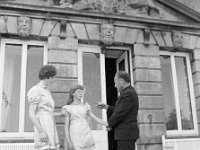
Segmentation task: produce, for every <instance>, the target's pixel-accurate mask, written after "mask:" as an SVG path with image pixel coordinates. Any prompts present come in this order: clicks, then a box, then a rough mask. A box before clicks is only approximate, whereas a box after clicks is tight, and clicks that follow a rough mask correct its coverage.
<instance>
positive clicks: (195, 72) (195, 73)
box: [192, 48, 200, 134]
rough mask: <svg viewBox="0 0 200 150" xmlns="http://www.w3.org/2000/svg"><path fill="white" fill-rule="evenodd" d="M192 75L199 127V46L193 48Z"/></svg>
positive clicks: (199, 124) (199, 125)
mask: <svg viewBox="0 0 200 150" xmlns="http://www.w3.org/2000/svg"><path fill="white" fill-rule="evenodd" d="M192 76H193V84H194V93H195V100H196V110H197V121H198V127H199V129H200V48H195V49H194V52H193V63H192ZM199 134H200V131H199Z"/></svg>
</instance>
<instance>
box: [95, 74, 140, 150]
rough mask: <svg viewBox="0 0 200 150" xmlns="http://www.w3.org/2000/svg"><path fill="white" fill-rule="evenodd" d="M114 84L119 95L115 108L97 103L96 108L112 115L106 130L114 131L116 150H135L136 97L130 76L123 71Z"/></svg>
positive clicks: (136, 136) (136, 134) (136, 137)
mask: <svg viewBox="0 0 200 150" xmlns="http://www.w3.org/2000/svg"><path fill="white" fill-rule="evenodd" d="M114 82H115V87H116V88H117V90H118V92H119V93H120V95H119V98H118V100H117V101H116V104H115V106H109V105H106V104H103V103H99V104H98V107H99V108H101V109H107V113H108V114H110V113H111V114H112V115H111V116H110V118H109V119H108V127H107V128H108V129H114V140H116V142H117V150H135V142H136V140H137V139H138V138H139V128H138V124H137V115H138V107H139V102H138V95H137V93H136V91H135V90H134V88H133V87H132V86H131V85H130V76H129V74H128V73H126V72H125V71H120V72H117V73H116V75H115V78H114Z"/></svg>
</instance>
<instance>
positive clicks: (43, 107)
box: [27, 65, 59, 150]
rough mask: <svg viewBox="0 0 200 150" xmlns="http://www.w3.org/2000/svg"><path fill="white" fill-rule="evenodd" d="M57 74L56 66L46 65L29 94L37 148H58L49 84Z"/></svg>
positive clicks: (40, 149) (53, 149)
mask: <svg viewBox="0 0 200 150" xmlns="http://www.w3.org/2000/svg"><path fill="white" fill-rule="evenodd" d="M55 75H56V68H55V67H54V66H51V65H45V66H43V67H42V68H41V70H40V73H39V79H40V82H39V83H38V84H37V85H35V86H33V87H32V88H31V89H30V90H29V92H28V94H27V96H28V101H29V104H30V107H29V117H30V119H31V121H32V123H33V125H34V144H35V149H37V150H58V149H59V139H58V134H57V129H56V124H55V119H54V115H53V111H54V100H53V98H52V95H51V92H50V91H49V86H50V84H51V83H52V81H53V78H54V77H55Z"/></svg>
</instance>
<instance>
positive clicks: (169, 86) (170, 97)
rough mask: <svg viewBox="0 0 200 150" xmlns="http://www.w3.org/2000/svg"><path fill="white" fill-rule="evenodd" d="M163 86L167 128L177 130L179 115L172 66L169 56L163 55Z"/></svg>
mask: <svg viewBox="0 0 200 150" xmlns="http://www.w3.org/2000/svg"><path fill="white" fill-rule="evenodd" d="M161 68H162V69H161V70H162V82H163V83H162V85H163V86H162V88H163V97H164V107H165V108H164V109H165V116H166V126H167V130H177V129H178V127H177V116H176V107H175V96H174V86H173V78H172V68H171V61H170V57H169V56H161Z"/></svg>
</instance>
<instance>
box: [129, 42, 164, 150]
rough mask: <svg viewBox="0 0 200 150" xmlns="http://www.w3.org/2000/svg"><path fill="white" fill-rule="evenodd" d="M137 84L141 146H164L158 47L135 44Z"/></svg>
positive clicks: (146, 149) (156, 149)
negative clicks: (162, 139)
mask: <svg viewBox="0 0 200 150" xmlns="http://www.w3.org/2000/svg"><path fill="white" fill-rule="evenodd" d="M133 75H134V85H135V88H136V91H137V93H138V95H139V105H140V106H139V113H138V123H139V129H140V139H139V140H138V142H137V144H138V146H137V148H138V150H162V141H161V136H162V135H164V134H165V133H166V127H165V120H164V118H165V115H164V99H163V96H162V79H161V64H160V58H159V47H158V46H156V45H153V44H150V45H148V46H146V45H144V44H135V45H134V49H133Z"/></svg>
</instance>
